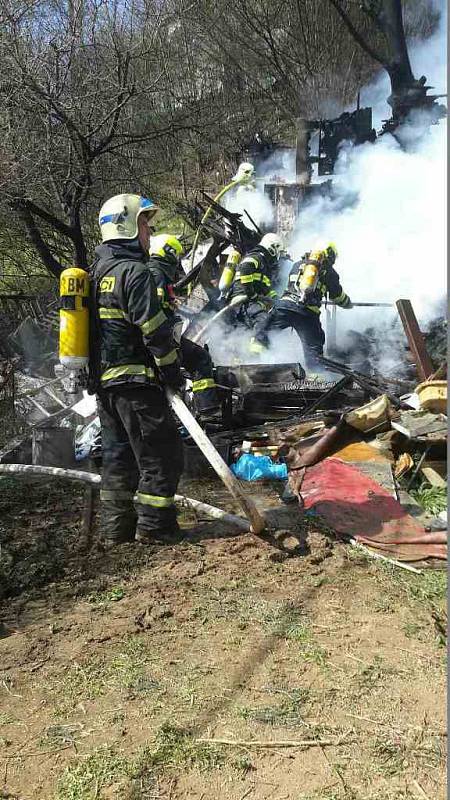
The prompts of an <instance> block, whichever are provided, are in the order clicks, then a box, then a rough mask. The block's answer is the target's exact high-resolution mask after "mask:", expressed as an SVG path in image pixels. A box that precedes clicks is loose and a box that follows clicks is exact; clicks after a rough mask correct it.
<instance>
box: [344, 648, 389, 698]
mask: <svg viewBox="0 0 450 800" xmlns="http://www.w3.org/2000/svg"><path fill="white" fill-rule="evenodd" d="M396 674H397V670H396V669H395V668H394V667H390V666H388V665H387V664H385V663H384V661H383V659H382V658H381V656H375V658H374V659H373V661H372V662H370V663H367V664H361V667H360V669H359V670H358V672H357V673H356V675H355V676H354V677H353V681H352V682H353V683H354V685H355V686H356V688H357V690H358V693H359V694H360V695H361V694H364V693H366V692H369V691H370V690H371V689H373V688H374V686H375V685H376V684H377V683H380V682H381V681H383V680H384V678H385V677H386V676H388V675H396Z"/></svg>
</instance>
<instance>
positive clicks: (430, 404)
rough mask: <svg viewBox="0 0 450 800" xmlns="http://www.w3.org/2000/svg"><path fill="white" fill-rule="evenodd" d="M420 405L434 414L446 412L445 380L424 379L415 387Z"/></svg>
mask: <svg viewBox="0 0 450 800" xmlns="http://www.w3.org/2000/svg"><path fill="white" fill-rule="evenodd" d="M416 394H417V395H418V396H419V401H420V407H421V408H423V409H426V410H427V411H432V412H433V413H434V414H446V413H447V381H425V382H424V383H420V384H419V386H418V387H417V389H416Z"/></svg>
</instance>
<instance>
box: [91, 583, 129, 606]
mask: <svg viewBox="0 0 450 800" xmlns="http://www.w3.org/2000/svg"><path fill="white" fill-rule="evenodd" d="M124 597H125V590H124V589H122V588H121V587H120V586H113V587H112V588H111V589H108V590H107V591H105V592H94V593H92V594H90V595H89V596H88V598H87V599H88V602H89V603H92V604H93V605H98V606H105V605H107V604H108V603H117V602H118V601H119V600H123V598H124Z"/></svg>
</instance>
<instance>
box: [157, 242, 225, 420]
mask: <svg viewBox="0 0 450 800" xmlns="http://www.w3.org/2000/svg"><path fill="white" fill-rule="evenodd" d="M149 252H150V261H149V262H148V265H149V267H150V271H151V273H152V275H153V278H154V281H155V284H156V290H157V293H158V297H159V301H160V304H161V307H162V309H163V311H164V313H165V315H166V316H167V317H168V319H169V320H170V322H171V324H172V327H173V330H174V338H175V341H176V342H177V343H178V346H179V355H180V358H181V363H182V365H183V367H184V368H185V369H186V371H187V372H188V373H189V375H190V376H191V377H192V378H193V381H192V391H193V393H194V400H195V408H196V411H197V413H198V415H199V416H200V417H201V418H203V419H208V418H210V417H211V416H214V415H215V414H216V413H217V412H218V411H219V409H220V403H219V399H218V397H217V390H216V388H215V386H216V385H215V382H214V378H213V363H212V361H211V357H210V355H209V353H208V351H207V350H205V348H204V347H201V346H200V345H199V344H195V342H192V341H191V340H190V339H188V338H187V337H186V336H181V335H180V333H179V331H181V325H182V320H181V319H180V318H179V317H177V313H176V298H175V295H174V290H173V284H174V283H175V281H176V278H177V273H178V272H179V270H180V259H181V256H182V254H183V245H182V244H181V242H180V241H179V239H177V238H176V236H170V235H169V234H166V233H161V234H159V235H158V236H152V238H151V240H150V251H149Z"/></svg>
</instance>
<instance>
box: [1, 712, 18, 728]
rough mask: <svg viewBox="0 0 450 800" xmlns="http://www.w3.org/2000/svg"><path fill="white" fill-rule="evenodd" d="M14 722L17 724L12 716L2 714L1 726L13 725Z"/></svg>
mask: <svg viewBox="0 0 450 800" xmlns="http://www.w3.org/2000/svg"><path fill="white" fill-rule="evenodd" d="M13 722H17V720H16V718H15V717H13V715H12V714H8V713H6V712H5V713H2V714H0V725H12V724H13Z"/></svg>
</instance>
